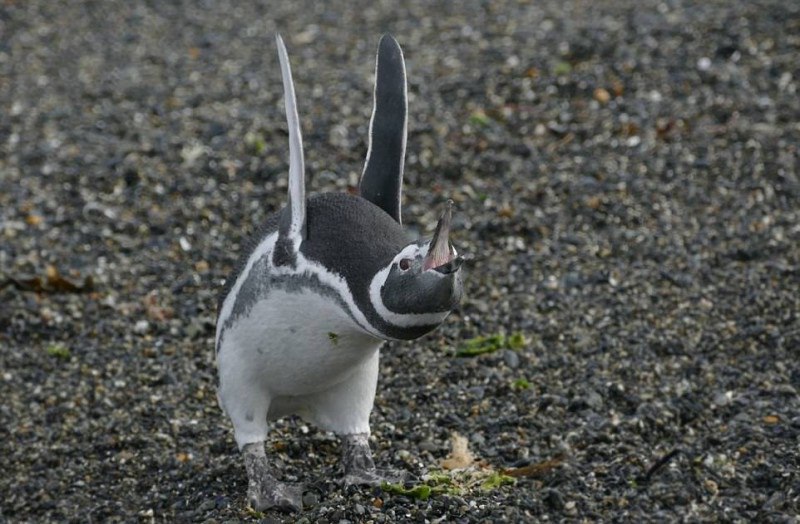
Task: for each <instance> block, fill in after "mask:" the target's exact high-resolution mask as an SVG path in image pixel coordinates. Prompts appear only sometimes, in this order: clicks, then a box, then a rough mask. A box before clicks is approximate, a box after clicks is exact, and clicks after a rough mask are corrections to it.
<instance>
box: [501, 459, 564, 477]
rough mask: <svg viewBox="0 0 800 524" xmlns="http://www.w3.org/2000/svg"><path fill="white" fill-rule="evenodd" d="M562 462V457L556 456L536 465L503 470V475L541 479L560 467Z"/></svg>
mask: <svg viewBox="0 0 800 524" xmlns="http://www.w3.org/2000/svg"><path fill="white" fill-rule="evenodd" d="M563 462H564V456H563V455H558V456H556V457H553V458H551V459H548V460H545V461H543V462H537V463H536V464H529V465H527V466H521V467H518V468H509V469H505V470H503V474H504V475H508V476H509V477H514V478H519V477H529V478H541V477H544V476H545V475H547V474H548V473H550V472H551V471H553V470H554V469H556V468H557V467H559V466H561V464H562V463H563Z"/></svg>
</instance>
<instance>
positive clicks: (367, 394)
mask: <svg viewBox="0 0 800 524" xmlns="http://www.w3.org/2000/svg"><path fill="white" fill-rule="evenodd" d="M379 356H380V353H379V351H378V350H377V349H376V350H375V352H374V354H372V355H371V356H369V357H368V358H367V359H366V360H365V361H364V362H363V363H362V364H361V365H360V366H359V367H358V368H356V370H355V371H354V373H353V374H352V375H351V376H350V377H349V378H348V379H347V380H345V381H343V382H341V383H339V384H337V385H336V386H334V387H332V388H329V389H327V390H326V391H324V392H322V393H320V394H317V395H314V397H313V398H312V399H310V402H309V403H308V406H309V409H308V415H309V419H310V422H312V423H314V424H315V425H317V426H319V427H320V428H322V429H325V430H327V431H332V432H334V433H336V434H337V435H339V437H340V438H341V439H342V465H343V467H344V484H345V486H351V485H369V486H379V485H380V484H381V482H398V481H402V480H405V476H406V475H405V473H404V472H398V471H394V470H389V469H379V468H376V467H375V462H374V461H373V459H372V451H371V450H370V447H369V434H370V429H369V416H370V413H372V406H373V404H374V402H375V389H376V385H377V383H378V360H379Z"/></svg>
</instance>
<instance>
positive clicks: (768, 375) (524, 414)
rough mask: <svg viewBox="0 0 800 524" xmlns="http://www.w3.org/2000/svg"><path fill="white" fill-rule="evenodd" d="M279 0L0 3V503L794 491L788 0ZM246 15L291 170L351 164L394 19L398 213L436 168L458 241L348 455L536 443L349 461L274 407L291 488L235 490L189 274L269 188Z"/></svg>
mask: <svg viewBox="0 0 800 524" xmlns="http://www.w3.org/2000/svg"><path fill="white" fill-rule="evenodd" d="M276 4H277V3H276V2H266V1H259V2H246V3H245V2H234V1H232V0H220V1H211V0H208V1H198V2H181V3H177V2H123V1H121V0H108V1H104V2H101V3H94V2H91V3H90V2H45V1H19V0H16V1H15V0H6V1H5V2H3V3H2V6H0V35H1V36H0V108H1V109H0V273H2V276H1V277H0V282H5V284H6V285H5V286H4V287H3V288H2V289H0V398H2V404H0V470H2V472H3V474H2V476H0V521H7V522H151V521H156V522H208V523H213V522H220V523H222V522H240V521H241V522H259V521H260V522H292V521H295V520H296V521H297V522H320V523H323V522H332V523H340V522H347V521H350V522H409V521H411V522H487V521H493V522H545V521H570V522H571V521H585V522H595V521H597V522H612V521H614V522H619V521H629V522H647V521H659V522H663V521H675V522H682V521H683V522H685V521H722V522H754V521H761V522H797V514H798V513H799V512H800V473H799V471H800V450H799V449H798V446H799V444H798V442H799V440H800V398H799V397H798V388H800V363H798V359H799V357H800V322H799V321H798V317H799V316H800V220H799V219H800V178H799V177H798V166H800V152H798V147H799V146H798V145H799V144H800V124H798V122H800V96H799V95H798V86H800V3H797V2H787V1H762V2H749V1H743V0H732V1H724V2H723V1H704V2H690V1H677V0H675V1H669V0H665V1H663V2H660V1H651V0H643V1H636V2H634V1H622V0H619V1H598V2H584V1H578V0H567V1H561V0H558V1H557V0H543V1H537V2H504V1H493V2H468V3H450V2H421V1H412V2H404V3H403V5H402V6H398V5H395V3H392V2H357V3H352V2H343V1H341V0H335V1H332V2H311V1H297V2H285V3H282V4H281V5H276ZM276 30H279V31H280V32H281V33H282V34H283V35H284V37H285V39H286V41H287V46H288V48H289V52H290V56H291V59H292V64H293V68H294V74H295V83H296V86H297V94H298V98H299V105H300V114H301V117H302V125H303V132H304V138H305V143H306V159H307V168H308V185H309V190H310V191H312V192H315V191H348V190H352V189H353V188H354V186H355V184H356V183H357V180H358V176H359V173H360V170H361V166H362V162H363V157H364V155H365V152H366V134H367V125H368V121H369V116H370V112H371V103H372V102H371V96H372V85H371V80H372V79H371V75H372V74H373V71H374V62H373V61H374V51H375V48H376V45H377V42H378V39H379V37H380V35H381V34H382V33H383V32H386V31H389V32H391V33H393V34H394V35H395V36H396V37H397V38H398V40H399V41H400V42H401V44H402V45H403V47H404V50H405V55H406V60H407V66H408V74H409V82H410V83H409V102H410V121H409V139H408V157H407V162H406V186H405V192H404V216H405V221H406V223H407V224H408V225H409V227H410V229H411V230H412V231H416V232H417V233H419V234H423V235H424V234H430V232H431V231H432V228H433V225H434V223H435V219H436V210H437V207H438V206H439V205H440V204H441V203H442V202H443V201H444V200H445V199H447V198H453V199H454V200H455V201H456V204H457V209H458V212H457V218H456V223H455V233H454V241H455V243H456V245H457V246H458V248H459V249H460V250H461V251H463V252H466V253H469V254H471V255H472V256H473V261H472V262H471V264H470V266H469V268H468V274H467V275H466V298H465V300H464V303H463V305H462V307H461V308H460V309H459V310H458V311H457V312H456V313H455V314H453V315H452V316H451V318H450V319H449V320H448V321H447V323H446V325H444V326H443V327H442V328H441V329H439V330H438V331H436V332H435V333H434V334H432V335H429V336H426V337H424V338H422V339H420V340H417V341H414V342H411V343H391V344H387V345H386V346H385V349H384V351H383V356H382V369H381V378H380V385H379V394H378V398H377V401H376V408H375V411H374V414H373V418H372V424H373V447H374V448H375V450H376V453H377V457H378V461H379V463H381V464H382V465H384V466H393V467H397V468H403V469H406V470H409V471H410V472H412V473H415V474H422V473H425V472H427V471H431V470H435V469H437V468H438V467H439V463H440V461H441V460H442V459H443V458H444V457H445V456H446V455H447V453H448V449H449V439H450V436H451V434H452V433H453V432H457V433H459V434H461V435H464V436H465V437H467V439H468V441H469V446H470V449H471V450H472V451H473V452H474V453H475V455H476V456H478V457H479V458H480V459H481V460H484V461H486V463H487V464H488V465H490V466H491V467H493V468H495V469H502V468H511V467H521V466H525V465H530V464H538V463H542V462H545V461H555V462H552V464H555V467H551V468H545V469H544V470H539V472H538V473H537V474H535V475H533V476H531V477H524V478H520V479H519V481H518V482H517V484H516V485H514V486H504V487H500V488H497V489H494V490H491V491H487V492H481V491H479V490H476V491H474V492H470V493H465V494H463V495H458V496H456V495H440V496H436V497H432V498H431V499H429V500H426V501H422V500H416V499H412V498H407V497H404V496H401V495H392V494H388V493H383V492H381V491H380V490H351V491H346V492H345V491H343V490H342V489H341V487H340V486H339V484H338V483H337V482H336V478H337V477H338V475H339V472H338V470H337V457H338V454H339V445H338V442H337V441H336V439H335V438H333V437H332V436H330V435H327V434H325V433H321V432H319V431H317V430H315V429H314V428H313V427H307V426H306V425H304V423H303V422H302V421H299V420H294V419H288V420H284V421H282V422H280V423H278V424H276V425H275V427H274V431H273V432H272V436H271V440H270V443H269V449H270V451H271V452H272V454H273V456H275V457H277V465H278V467H279V469H280V471H281V472H282V474H283V476H284V478H285V479H287V480H290V481H300V482H303V483H305V485H306V494H305V501H306V506H307V508H306V509H305V510H304V512H303V513H301V514H299V515H286V514H280V513H269V512H268V513H266V514H256V513H254V512H252V511H250V510H248V508H247V505H246V502H245V500H244V491H245V487H246V479H245V473H244V469H243V467H242V463H241V460H240V457H239V456H238V453H237V451H236V449H235V445H234V442H233V439H232V434H231V430H230V427H229V424H228V422H227V420H225V418H224V417H223V415H222V414H221V412H220V410H219V409H218V407H217V405H216V400H215V371H214V358H213V333H214V321H215V315H216V310H215V308H216V300H215V298H216V293H217V292H218V290H219V288H220V287H221V283H222V281H223V280H224V278H225V276H226V274H227V273H228V271H229V270H230V269H231V266H232V265H233V263H234V262H235V260H236V257H237V255H238V252H239V249H240V245H241V244H242V243H243V241H244V239H245V238H246V237H247V235H248V234H250V233H251V232H252V231H253V230H254V229H255V228H257V227H258V224H259V223H260V222H262V221H263V220H264V219H265V217H266V216H267V215H268V214H270V213H272V212H273V211H275V210H276V209H277V208H278V207H279V206H280V204H281V202H283V200H284V198H285V197H284V195H285V190H286V174H285V172H286V167H287V136H286V131H285V124H284V118H283V114H282V106H281V104H282V92H281V87H280V75H279V72H278V69H277V57H276V53H275V47H274V42H273V34H274V32H275V31H276ZM48 268H50V269H48ZM48 271H49V275H50V281H45V286H44V287H45V288H46V289H45V290H44V291H35V290H31V287H34V288H35V284H33V283H31V282H30V281H29V280H26V279H29V278H30V277H33V276H39V277H42V278H45V276H46V275H47V274H48ZM56 271H57V272H58V274H60V275H61V277H62V278H63V279H64V280H63V281H62V280H60V279H59V278H58V277H57V276H56V273H55V272H56ZM85 277H91V279H92V290H91V291H90V292H88V293H72V292H63V291H66V290H67V288H68V287H69V286H68V285H66V284H63V282H64V281H66V282H72V283H75V284H78V285H83V284H82V282H83V279H84V278H85ZM9 279H13V281H12V280H9ZM59 283H60V284H59ZM53 288H55V290H56V291H58V290H61V291H62V292H57V293H50V292H45V291H47V290H48V289H50V290H53ZM516 332H521V333H522V334H523V335H524V337H525V343H524V347H522V348H521V349H518V350H501V351H498V352H495V353H492V354H488V355H483V356H479V357H474V358H457V357H456V356H455V353H456V351H457V350H458V349H459V348H460V347H461V346H462V345H463V343H464V341H465V340H467V339H470V338H472V337H475V336H488V335H495V334H500V333H508V334H510V333H516Z"/></svg>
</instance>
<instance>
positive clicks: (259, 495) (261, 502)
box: [247, 478, 303, 512]
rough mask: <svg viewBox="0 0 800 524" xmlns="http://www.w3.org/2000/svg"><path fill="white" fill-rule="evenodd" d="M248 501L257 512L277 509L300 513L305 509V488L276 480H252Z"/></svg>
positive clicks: (249, 486) (248, 489) (248, 490)
mask: <svg viewBox="0 0 800 524" xmlns="http://www.w3.org/2000/svg"><path fill="white" fill-rule="evenodd" d="M247 501H248V502H249V503H250V505H251V506H252V507H253V509H254V510H256V511H264V510H267V509H277V510H280V511H297V512H299V511H301V510H302V509H303V488H302V486H300V485H293V484H286V483H284V482H279V481H277V480H275V479H274V478H272V479H271V480H266V479H262V481H261V482H253V481H252V480H251V481H250V482H248V486H247Z"/></svg>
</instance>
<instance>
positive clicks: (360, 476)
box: [342, 433, 409, 487]
mask: <svg viewBox="0 0 800 524" xmlns="http://www.w3.org/2000/svg"><path fill="white" fill-rule="evenodd" d="M342 464H343V465H344V486H345V487H348V486H380V485H381V484H382V483H383V482H389V483H391V484H395V483H402V482H405V481H406V480H407V479H408V477H409V475H408V473H407V472H405V471H400V470H395V469H389V468H376V467H375V462H374V461H373V460H372V451H371V450H370V448H369V440H368V437H367V434H366V433H356V434H352V435H345V436H344V437H343V438H342Z"/></svg>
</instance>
